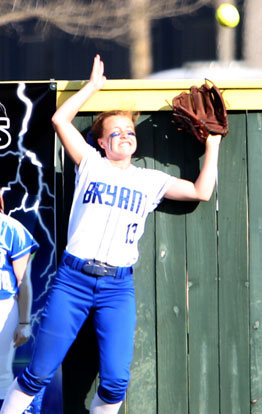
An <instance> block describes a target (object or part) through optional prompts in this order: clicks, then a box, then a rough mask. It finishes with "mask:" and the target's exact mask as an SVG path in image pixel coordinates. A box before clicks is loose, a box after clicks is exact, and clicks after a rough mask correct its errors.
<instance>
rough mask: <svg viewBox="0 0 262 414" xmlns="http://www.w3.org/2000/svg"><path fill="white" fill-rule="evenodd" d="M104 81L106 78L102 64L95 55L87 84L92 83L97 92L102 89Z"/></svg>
mask: <svg viewBox="0 0 262 414" xmlns="http://www.w3.org/2000/svg"><path fill="white" fill-rule="evenodd" d="M105 81H106V77H105V75H104V63H103V62H102V60H101V59H100V56H99V55H96V57H95V58H94V63H93V69H92V72H91V75H90V80H89V83H92V85H93V87H94V89H95V90H97V91H98V90H100V89H102V88H103V86H104V84H105Z"/></svg>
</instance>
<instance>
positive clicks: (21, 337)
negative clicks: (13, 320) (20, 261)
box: [14, 269, 32, 348]
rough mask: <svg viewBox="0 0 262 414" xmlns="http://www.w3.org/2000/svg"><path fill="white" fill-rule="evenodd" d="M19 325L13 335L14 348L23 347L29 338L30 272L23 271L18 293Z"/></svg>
mask: <svg viewBox="0 0 262 414" xmlns="http://www.w3.org/2000/svg"><path fill="white" fill-rule="evenodd" d="M18 306H19V323H18V325H17V327H16V330H15V333H14V347H15V348H16V347H18V346H20V345H23V344H24V343H25V342H27V341H28V339H29V338H30V336H31V324H30V318H31V307H32V283H31V277H30V272H29V271H28V269H27V270H26V271H25V274H24V277H23V280H22V283H21V286H20V289H19V293H18Z"/></svg>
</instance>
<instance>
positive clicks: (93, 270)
mask: <svg viewBox="0 0 262 414" xmlns="http://www.w3.org/2000/svg"><path fill="white" fill-rule="evenodd" d="M63 260H64V263H65V264H67V265H68V266H70V267H71V268H72V269H75V270H80V271H81V272H82V273H85V274H87V275H90V276H94V277H100V276H113V277H118V278H122V277H123V276H126V275H128V274H129V275H130V274H132V273H133V269H132V267H118V266H111V265H109V264H107V263H103V262H100V261H98V260H93V259H80V258H79V257H76V256H73V255H72V254H70V253H68V252H64V253H63Z"/></svg>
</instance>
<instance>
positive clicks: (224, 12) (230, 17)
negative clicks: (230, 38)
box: [216, 3, 240, 27]
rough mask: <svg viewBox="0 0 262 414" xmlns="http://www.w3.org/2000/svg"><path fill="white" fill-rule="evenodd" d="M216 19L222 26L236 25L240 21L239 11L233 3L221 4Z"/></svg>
mask: <svg viewBox="0 0 262 414" xmlns="http://www.w3.org/2000/svg"><path fill="white" fill-rule="evenodd" d="M216 19H217V21H218V23H219V24H221V26H225V27H236V26H237V25H238V23H239V21H240V15H239V11H238V9H237V8H236V7H235V6H234V5H233V4H230V3H223V4H220V6H219V7H218V8H217V10H216Z"/></svg>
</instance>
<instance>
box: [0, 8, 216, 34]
mask: <svg viewBox="0 0 262 414" xmlns="http://www.w3.org/2000/svg"><path fill="white" fill-rule="evenodd" d="M138 3H140V5H141V7H142V14H140V18H145V19H147V20H149V21H151V20H156V19H160V18H164V17H174V16H178V15H182V14H187V13H191V12H194V11H196V10H198V9H199V8H200V7H202V6H203V5H207V4H210V3H212V1H211V0H147V7H146V8H145V7H144V6H143V4H144V3H145V0H140V1H139V2H136V7H138ZM132 4H133V3H132V2H131V1H129V0H86V1H84V0H82V1H80V0H78V1H77V0H74V1H73V0H1V3H0V26H5V25H8V24H10V23H18V22H23V21H25V20H28V19H33V18H35V19H38V20H39V21H41V22H43V23H45V24H46V23H49V24H51V25H54V26H56V27H58V28H59V29H60V30H62V31H64V32H66V33H69V34H71V35H74V36H84V37H89V38H101V39H116V40H120V41H121V39H120V38H121V37H122V41H124V42H128V35H129V20H130V16H132V14H133V13H134V9H133V6H132ZM136 14H137V13H136ZM42 30H44V29H42Z"/></svg>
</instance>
